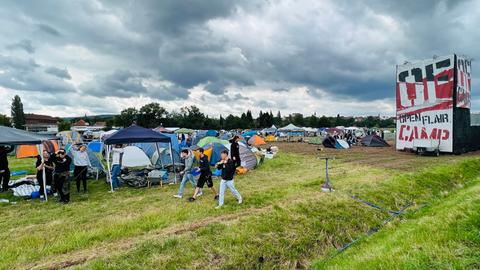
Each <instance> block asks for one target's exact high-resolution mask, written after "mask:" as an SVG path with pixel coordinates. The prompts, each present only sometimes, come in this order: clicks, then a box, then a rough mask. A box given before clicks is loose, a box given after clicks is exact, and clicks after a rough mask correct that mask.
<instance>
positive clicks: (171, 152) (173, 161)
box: [170, 138, 177, 184]
mask: <svg viewBox="0 0 480 270" xmlns="http://www.w3.org/2000/svg"><path fill="white" fill-rule="evenodd" d="M171 140H172V139H171V138H170V157H171V158H172V164H173V175H174V177H175V180H174V182H173V183H174V184H176V183H177V169H175V159H174V158H173V147H172V141H171Z"/></svg>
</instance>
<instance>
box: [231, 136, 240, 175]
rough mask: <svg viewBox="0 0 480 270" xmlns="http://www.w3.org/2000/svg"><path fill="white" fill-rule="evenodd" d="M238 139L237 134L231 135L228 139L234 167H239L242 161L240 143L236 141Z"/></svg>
mask: <svg viewBox="0 0 480 270" xmlns="http://www.w3.org/2000/svg"><path fill="white" fill-rule="evenodd" d="M239 141H240V137H239V136H238V135H235V136H233V138H232V139H231V140H230V155H231V157H232V160H233V163H234V164H235V168H236V167H240V166H241V164H242V161H241V160H240V145H239V144H238V142H239Z"/></svg>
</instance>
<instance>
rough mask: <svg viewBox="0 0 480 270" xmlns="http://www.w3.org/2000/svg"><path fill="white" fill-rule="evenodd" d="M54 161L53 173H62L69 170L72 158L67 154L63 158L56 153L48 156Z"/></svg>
mask: <svg viewBox="0 0 480 270" xmlns="http://www.w3.org/2000/svg"><path fill="white" fill-rule="evenodd" d="M50 158H51V159H52V161H53V163H55V173H64V172H69V171H70V164H71V163H72V159H71V158H70V157H69V156H65V159H61V158H60V157H59V156H57V155H55V154H54V155H52V156H51V157H50Z"/></svg>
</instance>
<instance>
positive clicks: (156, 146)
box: [154, 142, 164, 169]
mask: <svg viewBox="0 0 480 270" xmlns="http://www.w3.org/2000/svg"><path fill="white" fill-rule="evenodd" d="M155 148H156V149H157V154H158V159H157V162H158V160H159V159H160V164H161V165H162V169H163V168H164V166H163V161H162V159H161V158H160V149H159V148H158V142H156V143H155ZM155 165H157V164H154V166H155Z"/></svg>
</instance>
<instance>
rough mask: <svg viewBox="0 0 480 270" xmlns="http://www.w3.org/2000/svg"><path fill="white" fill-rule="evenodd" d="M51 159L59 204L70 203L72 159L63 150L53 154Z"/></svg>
mask: <svg viewBox="0 0 480 270" xmlns="http://www.w3.org/2000/svg"><path fill="white" fill-rule="evenodd" d="M51 159H52V161H53V163H54V164H55V171H54V172H55V176H54V177H55V184H56V185H57V191H58V193H60V202H61V203H64V204H67V203H69V202H70V164H71V163H72V159H71V158H70V157H69V156H68V155H67V153H66V152H65V149H63V148H61V149H60V150H58V151H57V153H55V154H53V155H52V156H51Z"/></svg>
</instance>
